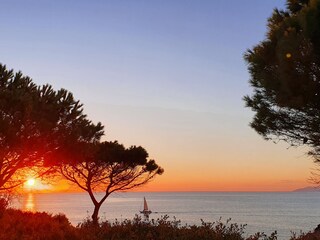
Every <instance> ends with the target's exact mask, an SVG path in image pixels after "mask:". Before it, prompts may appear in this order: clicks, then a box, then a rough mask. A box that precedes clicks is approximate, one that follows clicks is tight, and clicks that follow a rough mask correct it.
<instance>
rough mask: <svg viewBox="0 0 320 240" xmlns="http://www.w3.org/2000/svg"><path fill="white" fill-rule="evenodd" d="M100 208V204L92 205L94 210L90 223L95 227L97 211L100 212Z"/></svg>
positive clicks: (97, 218)
mask: <svg viewBox="0 0 320 240" xmlns="http://www.w3.org/2000/svg"><path fill="white" fill-rule="evenodd" d="M100 207H101V203H97V204H94V210H93V214H92V222H93V224H95V225H98V223H99V222H98V220H99V217H98V215H99V210H100Z"/></svg>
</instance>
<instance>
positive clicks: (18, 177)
mask: <svg viewBox="0 0 320 240" xmlns="http://www.w3.org/2000/svg"><path fill="white" fill-rule="evenodd" d="M102 134H103V126H102V125H101V124H100V123H98V124H96V125H95V124H93V123H92V122H91V121H90V120H88V119H87V116H86V115H85V114H84V113H83V108H82V104H80V103H79V101H76V100H75V99H74V98H73V95H72V94H71V93H70V92H68V91H67V90H65V89H60V90H58V91H55V90H53V88H52V87H51V86H50V85H44V86H37V85H36V84H35V83H33V81H32V79H31V78H29V77H27V76H23V74H22V73H21V72H17V73H14V71H13V70H7V68H6V66H5V65H2V64H0V190H5V189H10V188H14V187H16V186H18V185H20V184H22V183H23V182H24V181H25V177H26V174H30V169H32V168H33V169H34V168H37V167H40V168H41V169H44V168H43V166H46V167H50V166H53V165H56V164H57V162H55V161H57V160H58V159H56V158H53V157H52V155H53V154H56V152H57V151H59V152H61V153H62V152H67V148H68V147H70V146H72V145H73V144H75V143H80V142H94V141H98V140H99V139H100V137H101V136H102ZM70 149H71V148H69V150H68V151H70ZM40 168H39V169H40ZM39 169H37V173H36V174H37V175H41V174H44V173H46V171H40V172H39ZM46 170H47V168H46Z"/></svg>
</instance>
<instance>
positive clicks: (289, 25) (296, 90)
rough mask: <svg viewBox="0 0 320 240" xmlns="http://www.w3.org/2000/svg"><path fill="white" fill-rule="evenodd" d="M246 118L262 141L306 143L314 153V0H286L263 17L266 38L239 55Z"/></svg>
mask: <svg viewBox="0 0 320 240" xmlns="http://www.w3.org/2000/svg"><path fill="white" fill-rule="evenodd" d="M245 60H246V61H247V63H248V68H249V72H250V75H251V79H250V84H251V86H252V87H253V90H254V92H253V95H251V96H245V97H244V100H245V102H246V106H247V107H250V108H251V109H252V110H253V111H254V112H255V116H254V118H253V121H252V122H251V127H252V128H254V129H255V130H256V131H257V132H258V133H259V134H260V135H262V136H263V137H264V138H265V139H267V140H270V139H273V140H277V141H278V140H284V141H286V142H288V143H289V144H291V145H294V146H298V145H302V144H305V145H308V146H310V147H311V151H310V154H312V155H313V156H314V157H315V158H316V159H318V157H319V154H320V1H319V0H288V1H287V9H286V10H284V11H281V10H278V9H275V10H274V12H273V15H272V16H271V17H270V18H269V20H268V31H267V36H266V39H265V40H263V41H262V42H260V43H259V44H258V45H256V46H255V47H254V48H253V49H252V50H248V51H247V53H246V54H245Z"/></svg>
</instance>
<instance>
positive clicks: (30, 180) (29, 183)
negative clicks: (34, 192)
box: [27, 178, 36, 187]
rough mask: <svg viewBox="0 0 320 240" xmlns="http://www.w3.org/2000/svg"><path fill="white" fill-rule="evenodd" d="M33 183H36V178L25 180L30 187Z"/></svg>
mask: <svg viewBox="0 0 320 240" xmlns="http://www.w3.org/2000/svg"><path fill="white" fill-rule="evenodd" d="M35 183H36V180H35V179H33V178H30V179H28V181H27V185H28V186H30V187H32V186H34V184H35Z"/></svg>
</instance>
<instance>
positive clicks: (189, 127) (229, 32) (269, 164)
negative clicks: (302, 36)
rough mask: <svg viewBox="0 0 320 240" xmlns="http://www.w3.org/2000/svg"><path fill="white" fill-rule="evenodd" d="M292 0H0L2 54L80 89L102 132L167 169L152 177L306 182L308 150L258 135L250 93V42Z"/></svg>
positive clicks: (214, 186)
mask: <svg viewBox="0 0 320 240" xmlns="http://www.w3.org/2000/svg"><path fill="white" fill-rule="evenodd" d="M284 5H285V1H284V0H282V1H279V0H268V1H257V0H244V1H238V0H232V1H223V0H211V1H207V0H200V1H196V0H193V1H190V0H185V1H182V0H179V1H178V0H175V1H168V0H166V1H160V0H158V1H156V0H154V1H147V0H145V1H141V0H136V1H134V0H131V1H129V0H127V1H125V0H124V1H102V0H96V1H75V0H73V1H72V0H66V1H61V0H60V1H59V0H58V1H49V0H44V1H40V0H38V1H35V0H20V1H18V0H10V1H1V9H0V27H1V33H2V36H1V40H0V52H1V59H0V61H1V62H2V63H5V64H7V66H8V67H9V68H14V69H15V70H21V71H22V72H23V73H24V74H26V75H29V76H31V77H32V78H33V79H34V81H35V82H36V83H38V84H44V83H50V84H51V85H53V86H54V87H55V88H60V87H63V88H66V89H68V90H70V91H71V92H73V93H74V95H75V97H76V98H77V99H80V100H81V102H82V103H84V107H85V112H86V113H87V114H88V115H89V117H90V118H91V119H93V120H94V121H101V122H102V123H103V124H104V125H105V126H106V139H108V140H114V139H118V140H119V142H123V143H124V144H125V145H131V144H137V145H142V146H144V147H146V149H147V150H148V151H149V153H150V156H151V157H153V158H155V159H156V160H157V161H158V162H159V164H161V165H162V166H164V168H165V171H166V173H165V175H164V176H161V177H159V178H158V179H157V180H156V181H154V183H152V184H151V187H150V189H156V190H177V189H178V190H179V189H181V190H189V189H190V190H259V189H261V190H287V189H293V188H295V187H300V186H302V185H305V184H306V182H305V180H306V178H307V176H308V174H309V171H310V167H311V166H312V165H311V164H310V160H306V159H305V158H306V157H305V156H304V154H303V151H301V150H297V149H289V150H287V149H286V147H287V145H285V144H280V145H279V144H278V145H275V144H272V143H269V142H265V141H264V140H262V139H261V137H260V136H258V135H257V134H256V133H255V132H254V131H253V130H252V129H250V128H249V127H248V124H249V121H250V119H251V117H252V115H253V114H252V112H250V110H249V109H245V108H244V103H243V101H242V97H243V96H244V95H245V94H249V93H250V92H251V89H250V87H249V84H248V80H249V75H248V72H247V68H246V64H245V62H244V60H243V54H244V53H245V51H246V50H247V49H248V48H251V47H252V46H253V45H255V44H257V43H259V41H261V40H263V38H264V36H265V32H266V23H267V18H268V17H269V16H270V15H271V13H272V10H273V9H274V8H275V7H279V8H284ZM289 165H290V167H289V168H288V169H286V171H284V172H285V173H283V172H282V173H281V172H280V171H279V170H278V169H279V168H280V169H284V168H285V167H287V166H289ZM196 168H197V169H198V171H197V174H193V172H192V171H193V170H194V169H196ZM257 172H258V173H259V172H260V173H261V176H260V177H261V179H259V176H258V175H257ZM273 173H274V174H273ZM191 175H192V177H190V176H191ZM273 175H274V176H273ZM232 176H233V177H234V178H235V180H232ZM250 176H252V177H250ZM187 178H188V179H187ZM230 178H231V180H230ZM172 179H176V180H175V182H176V185H177V187H176V188H172V187H171V186H170V183H171V182H172V181H173V180H172ZM236 179H242V180H243V181H242V182H241V181H240V182H241V184H242V185H241V184H240V185H239V181H238V180H236ZM284 182H285V183H284ZM186 184H189V185H188V186H190V188H188V187H186ZM259 184H260V185H259ZM203 186H206V187H203ZM226 186H228V187H226Z"/></svg>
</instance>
